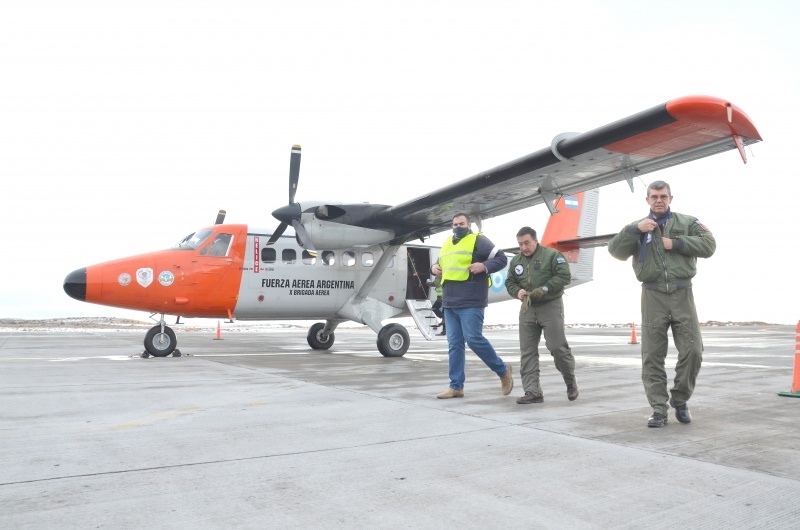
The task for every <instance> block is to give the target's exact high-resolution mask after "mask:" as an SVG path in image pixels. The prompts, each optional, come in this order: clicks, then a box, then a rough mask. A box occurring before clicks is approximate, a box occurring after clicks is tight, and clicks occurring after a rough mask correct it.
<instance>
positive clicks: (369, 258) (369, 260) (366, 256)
mask: <svg viewBox="0 0 800 530" xmlns="http://www.w3.org/2000/svg"><path fill="white" fill-rule="evenodd" d="M374 264H375V256H373V255H372V252H362V253H361V265H363V266H364V267H372V266H373V265H374Z"/></svg>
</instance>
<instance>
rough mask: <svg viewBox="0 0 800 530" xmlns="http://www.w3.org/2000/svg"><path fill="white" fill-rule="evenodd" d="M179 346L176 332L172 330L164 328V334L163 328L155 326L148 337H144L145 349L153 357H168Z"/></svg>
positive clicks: (148, 333)
mask: <svg viewBox="0 0 800 530" xmlns="http://www.w3.org/2000/svg"><path fill="white" fill-rule="evenodd" d="M177 345H178V340H177V339H176V338H175V332H174V331H172V329H171V328H168V327H167V326H164V332H163V333H162V332H161V326H160V325H159V326H153V327H152V328H150V331H148V332H147V335H145V336H144V349H145V350H147V353H149V354H150V355H152V356H153V357H166V356H167V355H169V354H170V353H172V352H173V351H175V347H176V346H177Z"/></svg>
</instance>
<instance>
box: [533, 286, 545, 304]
mask: <svg viewBox="0 0 800 530" xmlns="http://www.w3.org/2000/svg"><path fill="white" fill-rule="evenodd" d="M544 295H545V292H544V289H542V288H541V287H537V288H536V289H534V290H533V292H531V300H533V301H534V302H538V301H539V300H540V299H541V298H542V297H543V296H544Z"/></svg>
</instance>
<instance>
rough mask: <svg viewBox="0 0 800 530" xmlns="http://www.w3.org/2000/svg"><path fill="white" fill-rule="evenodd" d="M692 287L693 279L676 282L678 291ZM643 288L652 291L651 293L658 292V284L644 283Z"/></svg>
mask: <svg viewBox="0 0 800 530" xmlns="http://www.w3.org/2000/svg"><path fill="white" fill-rule="evenodd" d="M691 286H692V279H691V278H678V279H677V280H675V287H677V288H678V289H686V288H687V287H691ZM642 287H644V288H645V289H650V290H651V291H658V282H642Z"/></svg>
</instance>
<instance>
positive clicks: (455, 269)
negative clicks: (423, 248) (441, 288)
mask: <svg viewBox="0 0 800 530" xmlns="http://www.w3.org/2000/svg"><path fill="white" fill-rule="evenodd" d="M477 239H478V234H467V235H465V236H464V237H462V238H461V239H460V240H459V241H458V243H456V244H453V238H452V237H451V238H450V239H448V240H447V241H445V242H444V244H442V249H441V250H440V251H439V266H440V267H441V268H442V283H444V282H447V281H453V282H463V281H466V280H467V279H468V278H469V266H470V265H471V264H472V253H473V252H474V251H475V241H476V240H477Z"/></svg>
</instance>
